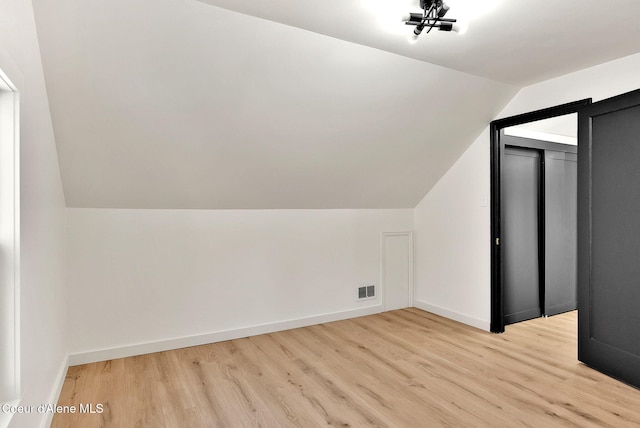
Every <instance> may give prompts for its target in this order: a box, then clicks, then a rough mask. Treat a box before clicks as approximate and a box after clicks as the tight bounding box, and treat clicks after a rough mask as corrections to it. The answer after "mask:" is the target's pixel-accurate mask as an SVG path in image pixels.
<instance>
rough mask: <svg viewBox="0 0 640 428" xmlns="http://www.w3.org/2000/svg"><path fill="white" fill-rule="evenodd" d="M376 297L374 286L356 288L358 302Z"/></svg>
mask: <svg viewBox="0 0 640 428" xmlns="http://www.w3.org/2000/svg"><path fill="white" fill-rule="evenodd" d="M374 297H376V286H375V285H367V286H365V287H359V288H358V300H361V299H372V298H374Z"/></svg>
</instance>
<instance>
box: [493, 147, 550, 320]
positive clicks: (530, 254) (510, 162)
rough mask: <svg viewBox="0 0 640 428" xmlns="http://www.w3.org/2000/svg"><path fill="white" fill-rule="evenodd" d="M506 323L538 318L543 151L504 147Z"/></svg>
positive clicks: (539, 313) (539, 310) (539, 306)
mask: <svg viewBox="0 0 640 428" xmlns="http://www.w3.org/2000/svg"><path fill="white" fill-rule="evenodd" d="M503 168H504V169H503V173H502V174H503V175H502V178H503V180H502V181H503V187H502V190H503V201H504V208H503V227H504V229H503V230H504V234H503V236H504V240H503V243H502V245H503V251H504V267H505V268H504V314H505V316H504V318H505V324H512V323H515V322H519V321H523V320H527V319H531V318H535V317H539V316H540V315H541V309H540V308H541V305H540V265H539V260H540V259H539V246H538V242H539V236H538V235H539V230H540V229H539V211H540V201H539V194H540V152H539V151H538V150H534V149H526V148H520V147H509V146H507V147H505V150H504V163H503Z"/></svg>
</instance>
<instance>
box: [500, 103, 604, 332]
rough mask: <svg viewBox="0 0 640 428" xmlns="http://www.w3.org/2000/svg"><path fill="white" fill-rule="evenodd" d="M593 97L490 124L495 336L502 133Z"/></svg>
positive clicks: (574, 109)
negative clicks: (506, 129)
mask: <svg viewBox="0 0 640 428" xmlns="http://www.w3.org/2000/svg"><path fill="white" fill-rule="evenodd" d="M591 102H592V100H591V98H586V99H583V100H579V101H574V102H571V103H567V104H562V105H558V106H555V107H549V108H546V109H542V110H536V111H533V112H529V113H524V114H520V115H517V116H511V117H507V118H504V119H497V120H494V121H492V122H491V124H490V135H489V137H490V147H491V149H490V152H491V155H490V157H491V163H490V170H491V214H490V215H491V243H490V245H491V325H490V330H491V332H493V333H503V332H504V328H505V322H504V282H503V281H504V275H503V273H504V272H503V266H504V265H503V254H502V248H501V247H500V238H501V236H502V210H503V207H502V200H501V193H502V188H501V187H502V186H501V183H502V167H503V157H504V147H503V145H504V144H503V143H502V142H501V140H500V133H501V131H502V130H503V129H504V128H508V127H511V126H516V125H521V124H524V123H529V122H535V121H538V120H544V119H550V118H552V117H557V116H564V115H567V114H571V113H578V112H579V111H580V110H581V109H583V108H584V107H586V106H588V105H590V104H591Z"/></svg>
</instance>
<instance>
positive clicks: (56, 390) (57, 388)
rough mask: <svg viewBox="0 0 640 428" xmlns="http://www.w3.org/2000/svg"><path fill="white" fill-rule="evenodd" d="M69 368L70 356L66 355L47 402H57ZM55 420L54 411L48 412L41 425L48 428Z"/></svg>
mask: <svg viewBox="0 0 640 428" xmlns="http://www.w3.org/2000/svg"><path fill="white" fill-rule="evenodd" d="M67 370H69V357H66V358H65V359H64V360H63V361H62V365H61V366H60V369H59V370H58V375H57V376H56V381H55V383H54V384H53V390H52V391H51V395H50V396H49V401H48V402H47V403H50V404H57V403H58V399H59V398H60V392H62V385H64V380H65V378H66V377H67ZM52 421H53V413H51V412H46V413H45V414H44V418H43V419H42V423H41V424H40V427H42V428H47V427H49V426H51V422H52Z"/></svg>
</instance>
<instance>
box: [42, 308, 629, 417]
mask: <svg viewBox="0 0 640 428" xmlns="http://www.w3.org/2000/svg"><path fill="white" fill-rule="evenodd" d="M80 403H93V404H98V403H100V404H103V405H104V408H105V411H104V413H102V414H57V415H55V417H54V420H53V425H52V426H53V427H64V428H70V427H82V428H91V427H154V428H155V427H266V428H279V427H303V428H309V427H318V426H332V427H400V428H403V427H409V428H414V427H436V426H456V427H521V426H522V427H554V426H576V427H589V426H593V427H596V426H597V427H602V426H611V427H624V426H636V427H637V426H640V390H637V389H634V388H632V387H629V386H627V385H625V384H622V383H620V382H618V381H615V380H613V379H610V378H608V377H606V376H604V375H602V374H600V373H598V372H596V371H594V370H591V369H590V368H588V367H586V366H584V365H583V364H581V363H579V362H578V361H577V358H576V313H575V312H573V313H567V314H562V315H558V316H555V317H551V318H548V319H543V318H541V319H537V320H534V321H530V322H527V323H520V324H516V325H511V326H508V327H507V332H506V333H505V334H501V335H494V334H490V333H486V332H483V331H480V330H477V329H474V328H471V327H467V326H464V325H462V324H458V323H456V322H453V321H449V320H446V319H444V318H441V317H438V316H435V315H432V314H429V313H427V312H423V311H421V310H418V309H404V310H399V311H393V312H387V313H383V314H378V315H373V316H368V317H362V318H356V319H352V320H347V321H339V322H334V323H329V324H323V325H317V326H313V327H306V328H300V329H295V330H289V331H284V332H279V333H274V334H266V335H261V336H255V337H250V338H246V339H239V340H232V341H228V342H221V343H216V344H211V345H204V346H198V347H192V348H185V349H180V350H176V351H169V352H162V353H157V354H151V355H144V356H139V357H132V358H124V359H118V360H112V361H106V362H102V363H96V364H88V365H83V366H77V367H71V368H70V369H69V372H68V374H67V378H66V381H65V384H64V387H63V390H62V394H61V398H60V402H59V404H60V405H75V406H78V405H79V404H80Z"/></svg>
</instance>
